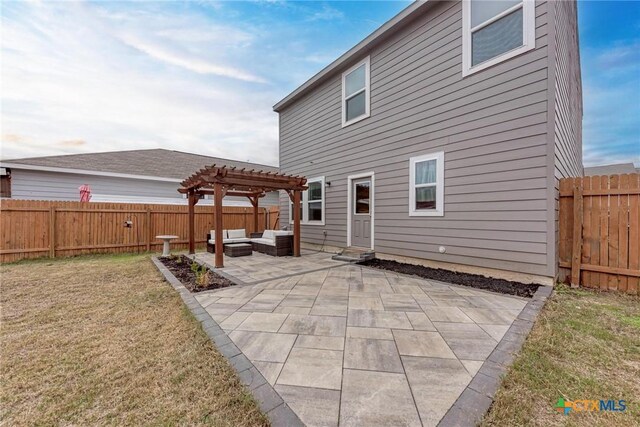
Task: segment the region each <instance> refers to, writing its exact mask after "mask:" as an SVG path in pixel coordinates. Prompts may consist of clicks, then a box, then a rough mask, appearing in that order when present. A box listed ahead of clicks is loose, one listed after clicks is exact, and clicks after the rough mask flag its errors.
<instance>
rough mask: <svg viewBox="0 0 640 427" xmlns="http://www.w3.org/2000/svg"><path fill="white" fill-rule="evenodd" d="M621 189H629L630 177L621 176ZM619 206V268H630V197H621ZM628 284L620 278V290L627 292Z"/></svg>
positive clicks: (625, 278) (622, 195)
mask: <svg viewBox="0 0 640 427" xmlns="http://www.w3.org/2000/svg"><path fill="white" fill-rule="evenodd" d="M619 188H620V189H621V190H628V189H629V175H621V176H620V181H619ZM618 205H619V208H618V248H619V250H618V266H619V267H621V268H629V195H628V194H621V195H619V196H618ZM628 283H629V281H628V279H627V277H626V276H618V290H620V291H622V292H626V291H627V286H628Z"/></svg>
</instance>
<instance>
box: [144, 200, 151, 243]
mask: <svg viewBox="0 0 640 427" xmlns="http://www.w3.org/2000/svg"><path fill="white" fill-rule="evenodd" d="M144 226H145V230H147V252H151V239H152V235H151V232H152V231H153V229H152V228H151V208H150V207H149V206H147V215H146V217H145V223H144Z"/></svg>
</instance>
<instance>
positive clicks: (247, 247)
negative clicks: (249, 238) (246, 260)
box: [224, 243, 251, 257]
mask: <svg viewBox="0 0 640 427" xmlns="http://www.w3.org/2000/svg"><path fill="white" fill-rule="evenodd" d="M224 254H225V255H226V256H230V257H238V256H247V255H251V243H230V244H228V245H224Z"/></svg>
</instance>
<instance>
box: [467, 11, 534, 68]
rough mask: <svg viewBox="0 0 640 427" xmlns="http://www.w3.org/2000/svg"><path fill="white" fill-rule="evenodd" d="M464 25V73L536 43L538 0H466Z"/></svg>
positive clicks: (521, 51) (483, 66) (494, 62)
mask: <svg viewBox="0 0 640 427" xmlns="http://www.w3.org/2000/svg"><path fill="white" fill-rule="evenodd" d="M462 25H463V28H462V39H463V40H462V44H463V50H462V74H463V75H468V74H472V73H474V72H476V71H480V70H483V69H485V68H487V67H490V66H492V65H495V64H497V63H499V62H502V61H505V60H507V59H509V58H512V57H514V56H516V55H519V54H521V53H524V52H526V51H528V50H530V49H533V48H534V47H535V42H536V35H535V3H534V0H497V1H496V0H464V1H463V5H462Z"/></svg>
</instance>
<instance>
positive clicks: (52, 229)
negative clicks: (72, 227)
mask: <svg viewBox="0 0 640 427" xmlns="http://www.w3.org/2000/svg"><path fill="white" fill-rule="evenodd" d="M49 257H50V258H55V257H56V207H55V206H51V207H50V208H49Z"/></svg>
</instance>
